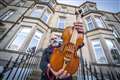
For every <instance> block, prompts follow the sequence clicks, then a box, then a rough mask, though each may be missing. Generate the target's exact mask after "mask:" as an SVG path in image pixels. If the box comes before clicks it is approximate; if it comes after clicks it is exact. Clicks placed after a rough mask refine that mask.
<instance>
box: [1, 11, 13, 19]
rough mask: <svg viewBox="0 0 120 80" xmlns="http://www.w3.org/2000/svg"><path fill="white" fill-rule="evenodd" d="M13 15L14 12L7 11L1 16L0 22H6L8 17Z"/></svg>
mask: <svg viewBox="0 0 120 80" xmlns="http://www.w3.org/2000/svg"><path fill="white" fill-rule="evenodd" d="M14 13H15V11H14V10H8V11H7V12H6V13H5V14H4V15H3V16H1V17H0V19H2V20H7V19H8V18H9V17H10V16H12V15H13V14H14Z"/></svg>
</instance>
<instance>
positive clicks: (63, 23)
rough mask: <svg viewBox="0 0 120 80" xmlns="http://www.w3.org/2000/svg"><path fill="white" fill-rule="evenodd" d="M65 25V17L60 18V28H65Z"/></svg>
mask: <svg viewBox="0 0 120 80" xmlns="http://www.w3.org/2000/svg"><path fill="white" fill-rule="evenodd" d="M64 26H65V18H63V17H60V18H59V19H58V28H61V29H64Z"/></svg>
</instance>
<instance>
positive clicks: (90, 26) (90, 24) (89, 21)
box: [86, 16, 94, 30]
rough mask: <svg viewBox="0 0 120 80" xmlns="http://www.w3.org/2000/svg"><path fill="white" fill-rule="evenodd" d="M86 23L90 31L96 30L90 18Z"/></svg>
mask: <svg viewBox="0 0 120 80" xmlns="http://www.w3.org/2000/svg"><path fill="white" fill-rule="evenodd" d="M86 21H87V28H88V30H92V29H94V25H93V22H92V19H91V17H90V16H89V17H87V18H86Z"/></svg>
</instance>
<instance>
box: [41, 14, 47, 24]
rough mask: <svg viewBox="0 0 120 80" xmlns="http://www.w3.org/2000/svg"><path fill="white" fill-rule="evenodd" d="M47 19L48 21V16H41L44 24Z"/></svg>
mask: <svg viewBox="0 0 120 80" xmlns="http://www.w3.org/2000/svg"><path fill="white" fill-rule="evenodd" d="M47 19H48V16H47V15H43V17H42V20H43V21H44V22H45V23H47Z"/></svg>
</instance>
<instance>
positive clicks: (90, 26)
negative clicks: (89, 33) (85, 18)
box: [88, 22, 94, 30]
mask: <svg viewBox="0 0 120 80" xmlns="http://www.w3.org/2000/svg"><path fill="white" fill-rule="evenodd" d="M88 28H89V30H92V29H94V27H93V24H92V22H91V23H88Z"/></svg>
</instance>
